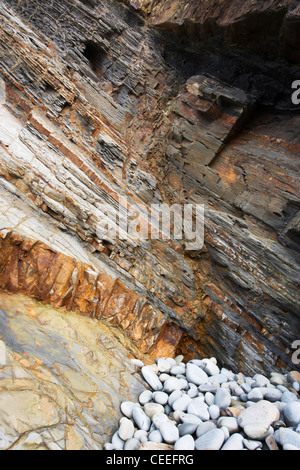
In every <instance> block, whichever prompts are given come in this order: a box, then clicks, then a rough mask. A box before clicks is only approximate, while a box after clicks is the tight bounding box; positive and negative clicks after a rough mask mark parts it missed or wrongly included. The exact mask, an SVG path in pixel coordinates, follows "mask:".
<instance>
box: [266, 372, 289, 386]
mask: <svg viewBox="0 0 300 470" xmlns="http://www.w3.org/2000/svg"><path fill="white" fill-rule="evenodd" d="M270 382H271V384H273V385H284V384H285V383H286V380H285V377H284V376H283V375H282V374H278V373H274V372H273V373H272V374H271V378H270Z"/></svg>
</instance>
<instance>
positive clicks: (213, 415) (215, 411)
mask: <svg viewBox="0 0 300 470" xmlns="http://www.w3.org/2000/svg"><path fill="white" fill-rule="evenodd" d="M208 411H209V416H210V419H218V418H219V417H220V414H221V412H220V408H219V407H218V406H217V405H211V406H210V407H209V409H208Z"/></svg>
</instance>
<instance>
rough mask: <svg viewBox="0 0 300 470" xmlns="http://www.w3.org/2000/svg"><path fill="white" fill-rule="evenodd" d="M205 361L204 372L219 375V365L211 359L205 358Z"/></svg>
mask: <svg viewBox="0 0 300 470" xmlns="http://www.w3.org/2000/svg"><path fill="white" fill-rule="evenodd" d="M203 363H204V372H206V373H207V374H208V375H210V376H212V375H217V374H219V373H220V369H219V367H218V366H217V365H216V364H215V362H214V361H212V360H210V359H203Z"/></svg>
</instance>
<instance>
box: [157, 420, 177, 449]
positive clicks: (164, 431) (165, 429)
mask: <svg viewBox="0 0 300 470" xmlns="http://www.w3.org/2000/svg"><path fill="white" fill-rule="evenodd" d="M159 430H160V432H161V435H162V437H163V440H164V441H165V442H166V443H167V444H174V443H175V442H176V441H177V440H178V439H179V432H178V428H177V427H176V426H175V425H174V424H173V423H171V421H169V420H168V421H165V422H164V423H162V424H161V425H160V427H159Z"/></svg>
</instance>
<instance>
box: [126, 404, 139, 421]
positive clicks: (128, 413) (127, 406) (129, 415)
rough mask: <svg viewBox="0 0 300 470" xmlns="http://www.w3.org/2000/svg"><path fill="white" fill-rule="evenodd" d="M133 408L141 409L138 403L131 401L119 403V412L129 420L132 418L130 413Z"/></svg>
mask: <svg viewBox="0 0 300 470" xmlns="http://www.w3.org/2000/svg"><path fill="white" fill-rule="evenodd" d="M134 408H141V407H140V405H139V404H138V403H134V402H132V401H123V403H121V411H122V413H123V415H125V416H126V417H127V418H129V419H131V418H132V412H133V410H134Z"/></svg>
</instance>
